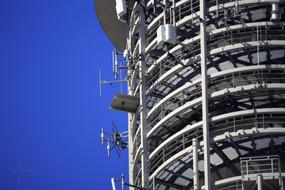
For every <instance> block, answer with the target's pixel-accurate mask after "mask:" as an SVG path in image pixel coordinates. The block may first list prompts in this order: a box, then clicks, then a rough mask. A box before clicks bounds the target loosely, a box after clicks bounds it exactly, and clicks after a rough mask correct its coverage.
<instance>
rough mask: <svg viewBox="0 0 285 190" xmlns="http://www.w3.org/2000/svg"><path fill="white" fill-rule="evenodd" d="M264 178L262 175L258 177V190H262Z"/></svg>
mask: <svg viewBox="0 0 285 190" xmlns="http://www.w3.org/2000/svg"><path fill="white" fill-rule="evenodd" d="M262 181H263V177H262V175H261V174H259V175H258V176H257V190H262Z"/></svg>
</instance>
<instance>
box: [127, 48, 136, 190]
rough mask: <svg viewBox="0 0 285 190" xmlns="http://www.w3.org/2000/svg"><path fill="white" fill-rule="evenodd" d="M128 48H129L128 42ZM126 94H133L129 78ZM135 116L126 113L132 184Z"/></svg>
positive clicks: (130, 180)
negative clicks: (133, 121)
mask: <svg viewBox="0 0 285 190" xmlns="http://www.w3.org/2000/svg"><path fill="white" fill-rule="evenodd" d="M128 48H130V44H128ZM130 63H132V62H131V60H129V59H128V63H127V64H128V68H130ZM128 76H131V71H130V69H128ZM128 94H129V95H133V89H132V84H131V80H128ZM134 117H135V115H134V114H132V113H128V150H129V152H128V153H129V155H128V157H129V183H130V184H134V155H133V126H132V120H133V118H134ZM129 189H130V190H134V188H133V187H130V188H129Z"/></svg>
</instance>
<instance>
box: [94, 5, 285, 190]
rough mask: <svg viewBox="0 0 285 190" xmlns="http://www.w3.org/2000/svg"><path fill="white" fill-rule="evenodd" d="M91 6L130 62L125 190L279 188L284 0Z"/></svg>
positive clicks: (284, 165) (284, 139)
mask: <svg viewBox="0 0 285 190" xmlns="http://www.w3.org/2000/svg"><path fill="white" fill-rule="evenodd" d="M95 7H96V13H97V15H98V18H99V20H100V21H101V24H102V26H103V28H104V30H105V32H106V33H107V35H109V37H110V38H111V40H112V41H113V43H114V44H115V46H116V47H117V48H118V49H119V50H121V51H124V55H125V58H126V60H127V67H126V68H127V73H128V74H127V78H126V79H127V84H128V96H125V100H124V101H122V102H123V104H122V105H121V106H124V105H128V103H129V102H128V98H132V100H133V101H135V100H137V104H132V103H130V105H131V106H135V109H131V110H130V111H128V110H127V109H125V110H124V111H126V110H127V111H128V112H129V113H128V118H129V122H128V125H129V127H128V132H129V134H128V136H129V139H128V141H129V143H128V149H129V184H131V185H132V186H133V187H131V188H133V189H140V188H144V189H153V190H164V189H167V190H168V189H169V190H172V189H173V190H176V189H177V190H184V189H185V190H188V189H194V190H198V189H207V190H210V189H219V190H233V189H245V190H247V189H248V190H249V189H276V190H277V189H278V190H279V189H284V182H283V181H284V180H283V178H285V13H284V9H285V1H284V0H149V1H145V0H138V1H134V0H128V1H127V0H126V1H124V0H117V1H115V0H113V1H110V0H95ZM108 11H109V12H108ZM118 18H119V19H118Z"/></svg>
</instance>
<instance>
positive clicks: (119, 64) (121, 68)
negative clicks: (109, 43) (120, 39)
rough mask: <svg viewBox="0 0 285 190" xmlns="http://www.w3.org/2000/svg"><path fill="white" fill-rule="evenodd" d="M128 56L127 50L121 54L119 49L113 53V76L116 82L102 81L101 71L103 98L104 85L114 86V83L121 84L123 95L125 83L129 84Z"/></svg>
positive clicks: (100, 84)
mask: <svg viewBox="0 0 285 190" xmlns="http://www.w3.org/2000/svg"><path fill="white" fill-rule="evenodd" d="M127 56H128V54H127V51H126V50H125V52H124V53H122V52H119V51H118V50H117V49H114V50H113V51H112V65H113V71H112V73H113V75H114V80H110V81H108V80H102V73H101V70H100V69H99V86H100V96H102V85H107V84H109V85H112V84H114V83H120V88H121V93H123V83H124V82H127V72H126V70H127V69H128V66H127V63H126V58H127Z"/></svg>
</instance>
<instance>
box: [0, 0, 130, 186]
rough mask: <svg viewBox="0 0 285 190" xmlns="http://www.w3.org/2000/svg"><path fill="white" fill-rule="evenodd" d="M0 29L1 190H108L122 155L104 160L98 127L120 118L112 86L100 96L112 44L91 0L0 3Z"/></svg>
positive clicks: (123, 167)
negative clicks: (100, 72)
mask: <svg viewBox="0 0 285 190" xmlns="http://www.w3.org/2000/svg"><path fill="white" fill-rule="evenodd" d="M0 24H1V25H0V190H108V189H111V185H110V178H111V177H119V176H120V175H121V173H124V174H125V175H127V157H126V153H125V154H124V155H123V158H122V159H118V156H117V155H116V154H113V157H112V158H111V159H110V160H108V159H107V156H106V151H105V148H104V147H102V146H101V145H100V132H101V131H100V130H101V129H100V128H101V126H102V125H104V126H105V127H106V129H107V130H110V128H111V121H112V120H114V121H115V123H117V125H118V127H119V128H120V129H122V130H123V129H126V128H127V126H126V124H127V115H126V114H124V113H119V112H116V111H112V110H110V109H109V108H108V105H109V103H110V102H111V98H112V96H113V94H114V93H116V92H118V91H119V89H118V88H111V87H108V86H106V87H104V88H103V97H99V85H98V70H99V68H100V67H101V68H102V69H103V77H104V78H105V79H112V75H111V67H112V63H111V61H112V59H111V51H112V49H113V46H112V44H111V43H110V41H109V40H108V39H107V37H106V36H105V34H104V32H103V30H102V29H101V27H100V24H99V22H98V20H97V18H96V14H95V9H94V4H93V0H1V1H0Z"/></svg>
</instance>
